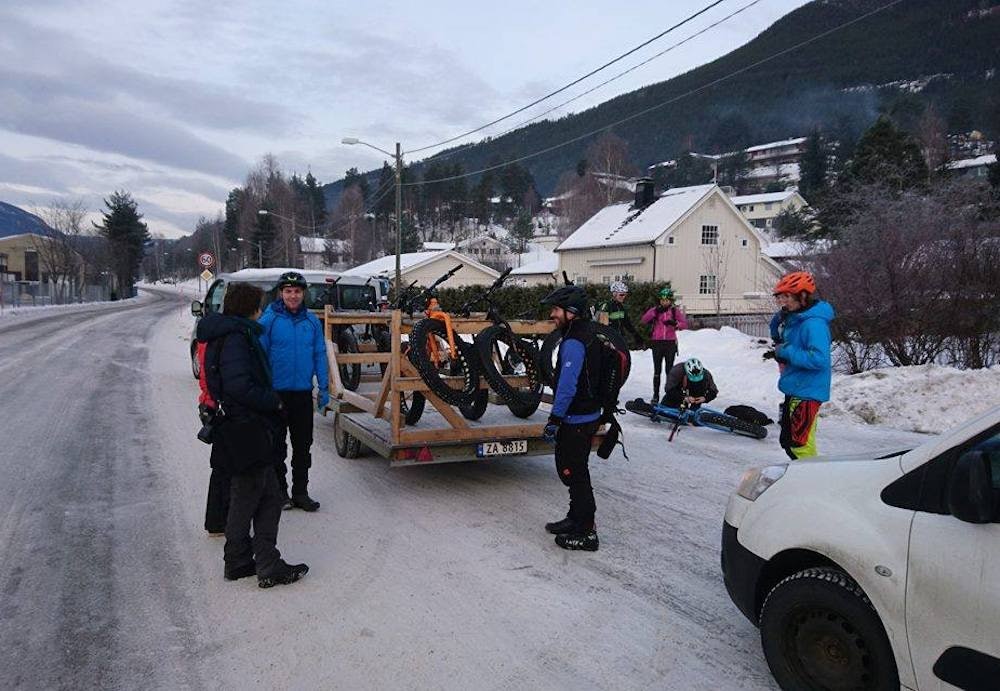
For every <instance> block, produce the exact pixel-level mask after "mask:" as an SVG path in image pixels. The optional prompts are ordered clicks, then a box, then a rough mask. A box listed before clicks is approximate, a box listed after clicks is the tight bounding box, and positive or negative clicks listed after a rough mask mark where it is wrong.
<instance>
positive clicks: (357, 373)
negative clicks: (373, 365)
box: [337, 329, 361, 391]
mask: <svg viewBox="0 0 1000 691" xmlns="http://www.w3.org/2000/svg"><path fill="white" fill-rule="evenodd" d="M337 349H338V350H339V351H340V352H341V353H356V352H358V339H357V337H356V336H355V335H354V332H353V331H351V330H350V329H344V330H343V331H341V332H340V336H338V337H337ZM339 369H340V383H341V384H343V385H344V388H345V389H347V390H348V391H356V390H357V388H358V386H359V385H360V384H361V365H360V364H358V363H355V364H353V365H340V366H339Z"/></svg>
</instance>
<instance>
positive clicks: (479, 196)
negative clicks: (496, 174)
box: [471, 173, 494, 226]
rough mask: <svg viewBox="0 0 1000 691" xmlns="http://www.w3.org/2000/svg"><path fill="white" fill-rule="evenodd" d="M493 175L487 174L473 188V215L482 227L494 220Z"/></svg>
mask: <svg viewBox="0 0 1000 691" xmlns="http://www.w3.org/2000/svg"><path fill="white" fill-rule="evenodd" d="M493 184H494V183H493V174H492V173H485V174H484V175H483V177H481V178H479V182H477V183H476V184H475V186H474V187H473V188H472V195H471V196H472V199H471V201H472V209H471V211H472V215H473V216H475V218H476V221H477V222H478V223H479V224H480V225H484V226H485V225H489V223H490V221H492V220H493V201H492V199H493V194H494V190H493Z"/></svg>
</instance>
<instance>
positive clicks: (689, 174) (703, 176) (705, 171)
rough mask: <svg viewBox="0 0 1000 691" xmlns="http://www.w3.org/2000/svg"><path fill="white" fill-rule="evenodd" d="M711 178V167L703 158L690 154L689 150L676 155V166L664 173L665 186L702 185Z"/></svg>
mask: <svg viewBox="0 0 1000 691" xmlns="http://www.w3.org/2000/svg"><path fill="white" fill-rule="evenodd" d="M711 180H712V167H711V166H710V165H709V164H708V161H706V160H705V159H703V158H698V157H697V156H692V155H691V152H690V151H685V152H683V153H682V154H681V155H680V156H678V157H677V166H676V167H675V168H674V169H673V170H668V171H667V173H666V175H665V183H666V184H665V188H673V187H690V186H691V185H704V184H705V183H707V182H710V181H711Z"/></svg>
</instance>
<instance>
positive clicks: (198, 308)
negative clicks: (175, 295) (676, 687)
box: [191, 300, 205, 317]
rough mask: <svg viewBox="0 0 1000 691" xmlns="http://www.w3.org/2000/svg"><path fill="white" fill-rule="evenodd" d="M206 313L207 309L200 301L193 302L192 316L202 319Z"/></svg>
mask: <svg viewBox="0 0 1000 691" xmlns="http://www.w3.org/2000/svg"><path fill="white" fill-rule="evenodd" d="M204 313H205V308H204V307H203V306H202V304H201V301H200V300H192V301H191V314H193V315H194V316H196V317H200V316H202V315H203V314H204Z"/></svg>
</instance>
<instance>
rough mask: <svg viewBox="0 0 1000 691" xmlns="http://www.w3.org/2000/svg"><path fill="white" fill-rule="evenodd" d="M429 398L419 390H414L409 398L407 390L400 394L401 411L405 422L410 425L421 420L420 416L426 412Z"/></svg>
mask: <svg viewBox="0 0 1000 691" xmlns="http://www.w3.org/2000/svg"><path fill="white" fill-rule="evenodd" d="M425 405H427V399H426V398H424V395H423V394H422V393H420V392H419V391H414V392H412V394H411V395H410V397H409V399H407V396H406V393H405V392H402V391H401V392H400V394H399V412H400V413H401V414H402V416H403V422H405V423H406V424H408V425H415V424H417V423H418V422H420V417H421V416H422V415H423V414H424V406H425Z"/></svg>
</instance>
